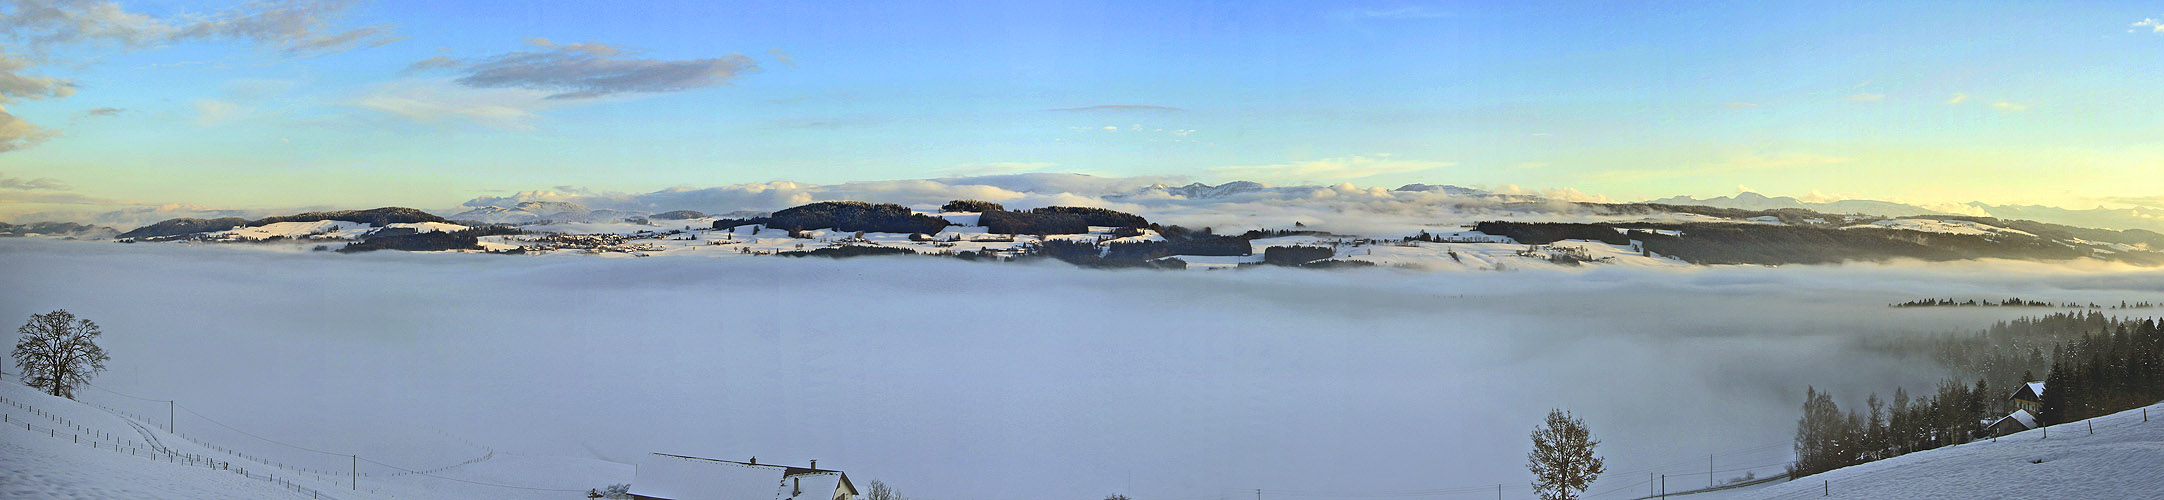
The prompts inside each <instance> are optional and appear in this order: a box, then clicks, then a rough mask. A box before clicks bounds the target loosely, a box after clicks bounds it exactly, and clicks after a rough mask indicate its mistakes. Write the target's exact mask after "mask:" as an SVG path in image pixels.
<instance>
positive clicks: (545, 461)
mask: <svg viewBox="0 0 2164 500" xmlns="http://www.w3.org/2000/svg"><path fill="white" fill-rule="evenodd" d="M0 398H4V401H0V414H5V415H7V421H6V422H5V423H4V424H0V499H16V498H22V499H76V498H84V499H89V498H98V499H105V498H153V499H162V498H172V499H201V498H263V499H280V498H294V499H332V500H388V499H428V498H462V499H464V498H502V499H520V500H523V499H570V498H583V497H585V495H584V492H585V490H586V489H588V488H598V487H603V486H607V485H609V484H615V483H629V482H631V479H632V476H633V469H632V466H630V465H628V464H619V463H613V462H606V461H601V460H595V459H587V458H571V457H540V456H523V455H516V454H508V453H501V452H492V453H489V454H488V455H486V456H484V457H482V458H480V459H477V460H470V461H468V462H465V463H458V461H459V460H466V459H467V458H466V457H447V458H444V459H441V460H440V461H439V462H436V463H423V464H408V465H411V466H419V467H424V468H426V469H427V470H426V472H427V473H426V474H414V473H408V472H404V471H400V470H395V469H385V468H383V467H378V466H376V465H375V464H370V463H365V462H364V463H363V464H362V467H361V473H362V476H363V477H361V485H360V488H359V489H353V487H352V485H350V484H348V483H347V482H346V478H345V477H344V476H345V474H343V472H344V471H336V472H328V471H326V472H320V473H319V472H315V471H299V470H292V469H288V468H285V467H281V466H278V465H274V464H273V463H270V462H265V461H263V460H290V459H291V458H293V457H294V455H293V454H294V453H295V452H293V451H292V450H275V451H277V452H279V453H278V454H272V455H269V456H263V457H258V456H255V455H252V454H251V455H248V456H241V455H236V454H233V453H227V452H225V451H223V450H219V449H213V448H210V447H208V446H204V445H202V444H199V443H195V442H191V441H189V440H188V439H185V438H183V437H181V436H177V435H174V434H171V433H168V432H165V431H164V430H163V429H159V428H157V426H156V425H154V424H150V423H144V422H134V421H131V420H130V419H128V418H126V417H123V416H121V415H120V414H117V413H113V412H111V411H107V410H104V409H102V408H98V407H95V406H91V405H89V404H84V403H81V402H77V401H70V400H67V399H62V398H57V397H52V396H48V395H45V394H43V393H40V392H37V390H36V389H32V388H29V387H24V386H22V385H20V384H18V383H17V382H16V381H14V380H12V379H10V380H6V381H0ZM25 424H29V425H30V426H31V429H26V428H24V425H25ZM214 444H221V445H231V444H233V443H214ZM115 450H118V451H115ZM160 450H170V451H171V452H172V454H171V455H166V454H164V453H163V452H161V451H160ZM167 457H170V458H167ZM191 458H193V459H195V460H190V459H191ZM191 461H193V462H195V463H196V465H190V462H191ZM443 462H449V464H446V463H443ZM206 464H211V465H206ZM242 470H245V471H246V472H247V473H248V474H249V475H248V476H243V475H241V474H239V473H236V471H242ZM272 478H275V479H272Z"/></svg>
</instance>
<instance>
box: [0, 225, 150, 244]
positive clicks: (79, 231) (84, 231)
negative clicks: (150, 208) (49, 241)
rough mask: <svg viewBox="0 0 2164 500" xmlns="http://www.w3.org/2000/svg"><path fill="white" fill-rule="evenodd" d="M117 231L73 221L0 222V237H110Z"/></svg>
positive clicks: (117, 231)
mask: <svg viewBox="0 0 2164 500" xmlns="http://www.w3.org/2000/svg"><path fill="white" fill-rule="evenodd" d="M119 233H120V231H119V230H116V229H113V228H110V227H105V226H93V225H89V224H77V223H73V222H32V223H28V224H9V223H6V222H0V237H8V236H43V237H48V238H74V239H86V240H87V239H101V238H111V237H113V235H115V234H119Z"/></svg>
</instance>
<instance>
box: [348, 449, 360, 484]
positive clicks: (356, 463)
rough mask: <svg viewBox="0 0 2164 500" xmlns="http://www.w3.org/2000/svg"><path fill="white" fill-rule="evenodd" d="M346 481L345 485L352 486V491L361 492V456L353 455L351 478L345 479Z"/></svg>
mask: <svg viewBox="0 0 2164 500" xmlns="http://www.w3.org/2000/svg"><path fill="white" fill-rule="evenodd" d="M346 479H347V481H346V485H348V486H352V487H353V491H361V456H360V455H358V454H356V455H353V477H349V478H346Z"/></svg>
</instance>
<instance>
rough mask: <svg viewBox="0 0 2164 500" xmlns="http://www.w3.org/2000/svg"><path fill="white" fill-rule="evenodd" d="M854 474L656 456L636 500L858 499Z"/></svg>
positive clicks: (645, 466) (634, 493) (636, 485)
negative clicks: (850, 476) (851, 481)
mask: <svg viewBox="0 0 2164 500" xmlns="http://www.w3.org/2000/svg"><path fill="white" fill-rule="evenodd" d="M856 497H857V487H856V485H855V484H851V483H850V482H849V475H848V474H843V473H842V471H838V470H827V469H821V468H819V461H817V460H813V461H812V462H811V465H808V466H804V467H797V466H791V465H774V464H762V463H759V459H758V457H753V458H752V459H751V460H750V461H745V462H737V461H731V460H719V459H712V458H699V457H687V456H683V455H670V454H666V453H654V454H651V455H647V456H646V460H645V461H642V462H640V463H639V464H638V472H637V477H636V478H635V479H634V480H633V481H632V483H631V498H634V499H638V500H854V499H855V498H856Z"/></svg>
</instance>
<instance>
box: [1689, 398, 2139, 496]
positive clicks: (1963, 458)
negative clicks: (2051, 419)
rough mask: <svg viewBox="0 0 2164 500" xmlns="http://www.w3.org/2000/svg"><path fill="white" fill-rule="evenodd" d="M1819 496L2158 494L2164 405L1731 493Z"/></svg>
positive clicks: (1914, 454)
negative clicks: (1747, 492) (1744, 491)
mask: <svg viewBox="0 0 2164 500" xmlns="http://www.w3.org/2000/svg"><path fill="white" fill-rule="evenodd" d="M2144 411H2146V412H2148V413H2147V415H2146V417H2145V416H2144V414H2143V412H2144ZM2047 434H2048V437H2047ZM1825 497H1831V498H1870V499H1876V498H1900V499H1909V500H1921V499H1934V498H1944V499H1978V498H2094V499H2104V498H2114V499H2118V498H2124V499H2156V498H2164V404H2157V405H2151V406H2149V407H2147V408H2139V409H2133V410H2127V411H2123V412H2119V413H2116V414H2112V415H2107V416H2103V417H2098V418H2094V419H2090V420H2084V421H2080V422H2073V423H2067V424H2060V425H2055V426H2051V427H2050V428H2048V429H2034V430H2030V431H2027V432H2021V433H2016V434H2011V435H2007V436H2005V437H2001V438H1998V439H1995V440H1985V441H1977V442H1974V443H1969V444H1964V445H1959V446H1950V447H1946V448H1940V449H1936V450H1930V451H1923V452H1917V453H1910V454H1907V455H1902V456H1899V457H1894V458H1890V459H1886V460H1880V461H1877V462H1872V463H1868V464H1863V465H1858V466H1854V467H1847V468H1842V469H1837V470H1833V471H1830V472H1826V473H1822V474H1817V475H1812V476H1807V477H1803V478H1800V479H1797V480H1794V481H1790V482H1787V483H1782V484H1780V485H1777V486H1772V487H1768V488H1765V489H1762V490H1755V491H1752V492H1750V494H1749V495H1745V496H1739V497H1737V498H1753V499H1767V500H1775V499H1803V498H1825ZM1684 498H1694V497H1684Z"/></svg>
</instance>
